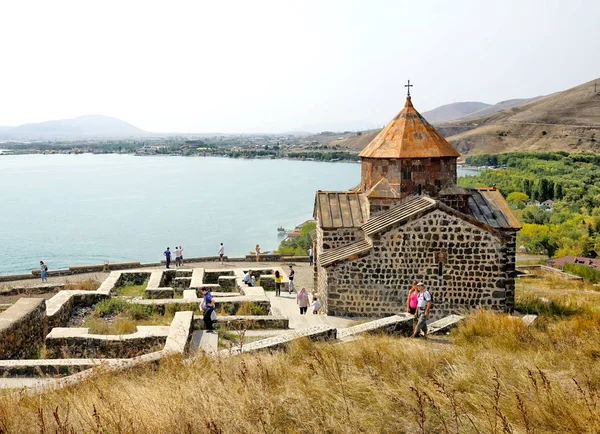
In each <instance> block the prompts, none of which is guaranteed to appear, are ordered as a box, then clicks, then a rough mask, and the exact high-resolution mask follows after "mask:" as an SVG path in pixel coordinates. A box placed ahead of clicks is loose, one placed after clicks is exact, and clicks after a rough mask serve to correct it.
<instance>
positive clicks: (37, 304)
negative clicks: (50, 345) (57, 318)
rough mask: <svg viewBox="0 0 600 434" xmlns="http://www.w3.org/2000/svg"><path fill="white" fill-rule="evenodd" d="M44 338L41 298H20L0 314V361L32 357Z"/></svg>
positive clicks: (44, 307)
mask: <svg viewBox="0 0 600 434" xmlns="http://www.w3.org/2000/svg"><path fill="white" fill-rule="evenodd" d="M45 336H46V304H45V302H44V299H43V298H20V299H19V300H17V302H16V303H15V304H13V305H12V306H11V307H9V308H8V309H7V310H5V311H4V312H2V313H0V359H24V358H28V357H34V356H35V354H36V353H37V352H38V350H39V349H40V348H41V347H42V345H43V344H44V337H45Z"/></svg>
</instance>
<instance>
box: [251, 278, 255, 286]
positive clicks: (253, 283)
mask: <svg viewBox="0 0 600 434" xmlns="http://www.w3.org/2000/svg"><path fill="white" fill-rule="evenodd" d="M251 286H253V287H255V286H256V277H255V276H252V285H251Z"/></svg>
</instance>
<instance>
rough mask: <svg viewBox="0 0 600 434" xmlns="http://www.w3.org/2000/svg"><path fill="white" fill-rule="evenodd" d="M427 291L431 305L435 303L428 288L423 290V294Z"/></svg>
mask: <svg viewBox="0 0 600 434" xmlns="http://www.w3.org/2000/svg"><path fill="white" fill-rule="evenodd" d="M425 293H428V294H429V298H430V302H431V307H433V306H434V305H435V303H434V302H433V294H432V293H431V292H429V291H428V290H425V291H423V294H425ZM423 298H425V296H424V295H423Z"/></svg>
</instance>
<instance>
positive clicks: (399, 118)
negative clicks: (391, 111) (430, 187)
mask: <svg viewBox="0 0 600 434" xmlns="http://www.w3.org/2000/svg"><path fill="white" fill-rule="evenodd" d="M359 156H360V157H362V158H440V157H460V154H459V153H458V151H457V150H456V149H454V147H453V146H452V145H451V144H450V143H448V141H447V140H446V139H444V137H442V135H441V134H440V133H438V132H437V130H436V129H435V128H434V127H433V126H432V125H430V124H429V122H427V121H426V120H425V118H424V117H423V116H421V114H420V113H419V112H418V111H416V110H415V108H414V107H413V105H412V102H411V100H410V96H407V97H406V104H405V105H404V108H403V109H402V110H401V111H400V113H398V114H397V115H396V117H395V118H394V119H392V121H391V122H390V123H389V124H387V126H386V127H385V128H384V129H383V130H381V132H380V133H379V134H377V136H376V137H375V138H374V139H373V140H372V141H371V143H369V144H368V145H367V146H366V147H365V149H363V150H362V152H361V153H360V154H359Z"/></svg>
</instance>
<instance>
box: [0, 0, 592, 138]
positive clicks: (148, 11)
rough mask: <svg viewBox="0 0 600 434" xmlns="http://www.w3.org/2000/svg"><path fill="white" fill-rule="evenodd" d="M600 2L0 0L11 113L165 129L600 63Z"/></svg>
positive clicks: (262, 120)
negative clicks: (408, 88)
mask: <svg viewBox="0 0 600 434" xmlns="http://www.w3.org/2000/svg"><path fill="white" fill-rule="evenodd" d="M599 23H600V1H598V0H590V1H575V0H569V1H567V0H565V1H533V0H520V1H505V0H500V1H493V2H492V1H491V0H490V1H487V0H486V1H481V0H477V1H415V0H412V1H402V0H392V1H375V0H368V1H367V0H365V1H356V2H353V1H348V0H345V1H328V0H320V1H314V2H313V1H304V2H299V1H298V2H294V1H282V0H276V1H262V0H244V1H240V2H234V1H216V0H210V1H199V0H196V1H177V0H169V1H151V0H144V1H129V0H118V1H111V0H101V1H90V0H77V1H61V0H52V1H48V0H40V1H28V0H18V1H17V0H14V1H13V0H5V1H1V2H0V41H1V43H0V65H1V67H0V125H18V124H21V123H26V122H40V121H45V120H50V119H61V118H67V117H75V116H79V115H84V114H103V115H108V116H114V117H117V118H120V119H122V120H125V121H127V122H130V123H132V124H134V125H136V126H138V127H140V128H142V129H144V130H147V131H156V132H229V133H231V132H278V131H288V130H294V129H302V127H303V126H306V125H315V124H323V125H324V126H326V125H328V124H332V123H343V122H349V121H360V122H362V123H365V124H367V123H372V124H376V125H383V124H385V123H387V122H388V121H389V120H390V119H391V118H392V117H393V116H394V115H395V114H396V113H397V112H398V111H399V110H400V108H401V107H402V106H403V104H404V97H405V88H404V86H403V85H404V84H405V83H406V80H407V79H410V80H411V82H412V83H414V85H415V86H414V88H412V95H413V102H414V104H415V106H416V108H417V109H418V110H419V111H421V112H423V111H426V110H429V109H432V108H435V107H437V106H439V105H443V104H448V103H451V102H455V101H483V102H487V103H496V102H498V101H500V100H504V99H510V98H517V97H532V96H536V95H540V94H547V93H551V92H554V91H558V90H562V89H566V88H569V87H572V86H575V85H577V84H581V83H583V82H585V81H589V80H592V79H594V78H598V77H600V24H599Z"/></svg>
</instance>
